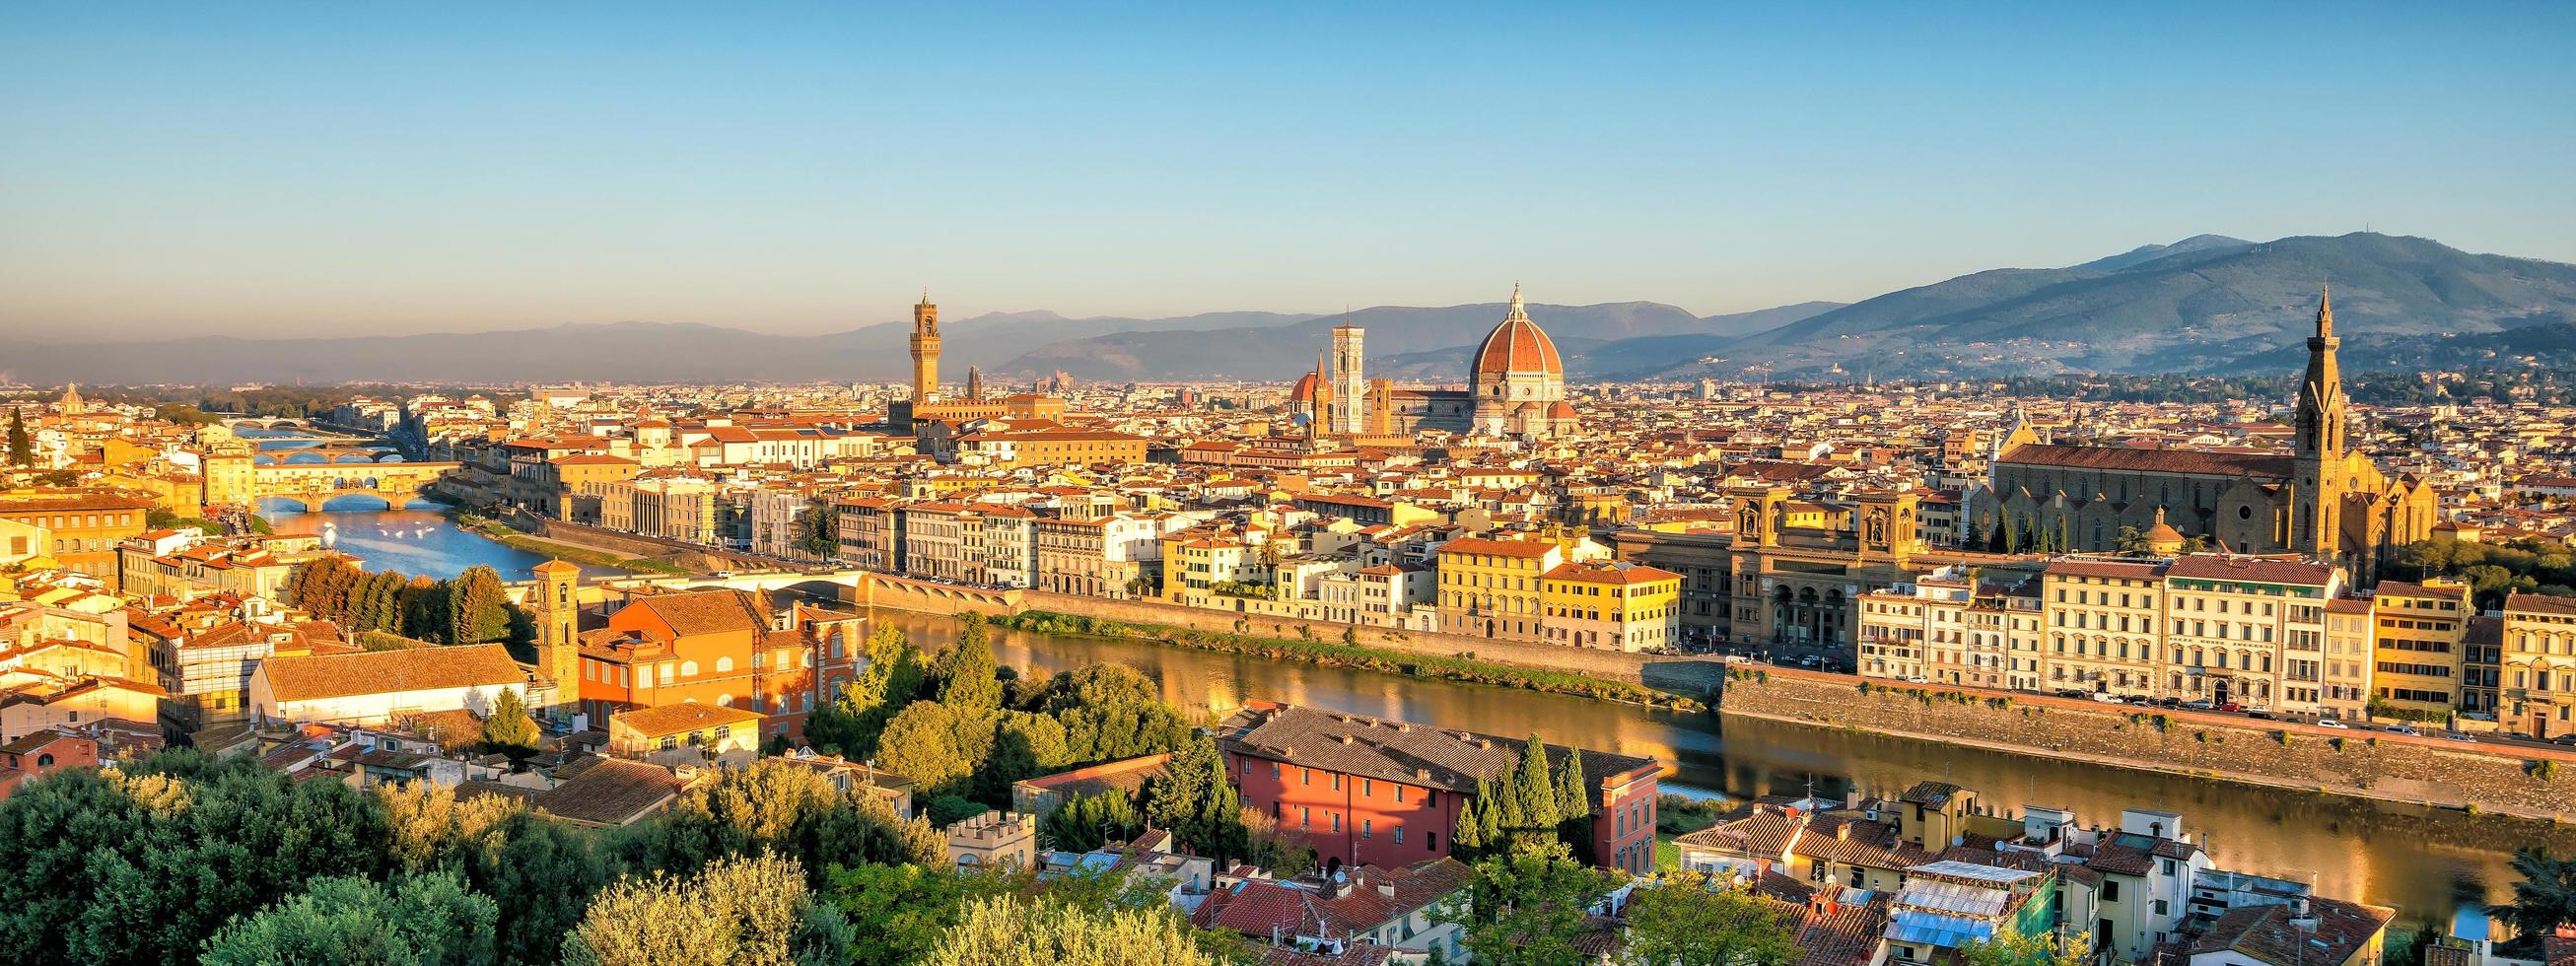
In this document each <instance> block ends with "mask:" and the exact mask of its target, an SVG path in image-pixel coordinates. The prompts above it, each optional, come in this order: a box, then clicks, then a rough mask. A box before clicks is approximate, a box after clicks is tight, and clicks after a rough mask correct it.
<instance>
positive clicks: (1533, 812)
mask: <svg viewBox="0 0 2576 966" xmlns="http://www.w3.org/2000/svg"><path fill="white" fill-rule="evenodd" d="M1508 794H1509V795H1510V796H1511V799H1512V808H1513V809H1514V810H1515V811H1518V812H1519V813H1520V820H1519V821H1517V822H1515V823H1513V825H1512V827H1513V828H1516V829H1519V828H1552V827H1554V826H1555V825H1556V823H1557V819H1558V815H1557V808H1556V782H1555V780H1554V779H1552V778H1550V777H1549V776H1548V767H1547V743H1546V742H1544V741H1540V740H1539V738H1538V735H1536V734H1532V735H1530V736H1529V743H1528V744H1524V745H1522V746H1521V765H1520V768H1518V769H1516V770H1514V771H1513V772H1512V784H1511V790H1510V792H1509V793H1508Z"/></svg>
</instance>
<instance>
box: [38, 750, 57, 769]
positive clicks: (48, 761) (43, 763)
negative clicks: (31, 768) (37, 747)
mask: <svg viewBox="0 0 2576 966" xmlns="http://www.w3.org/2000/svg"><path fill="white" fill-rule="evenodd" d="M36 767H38V768H52V767H54V753H53V752H50V751H49V752H46V753H44V754H41V755H37V756H36Z"/></svg>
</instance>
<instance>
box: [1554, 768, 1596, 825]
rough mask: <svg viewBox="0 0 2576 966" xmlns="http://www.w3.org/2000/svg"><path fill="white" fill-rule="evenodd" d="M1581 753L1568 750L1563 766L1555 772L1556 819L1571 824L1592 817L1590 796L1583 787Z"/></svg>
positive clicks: (1588, 791)
mask: <svg viewBox="0 0 2576 966" xmlns="http://www.w3.org/2000/svg"><path fill="white" fill-rule="evenodd" d="M1584 785H1585V782H1584V780H1583V752H1581V751H1576V750H1568V751H1567V752H1566V753H1565V766H1564V767H1562V768H1558V769H1557V770H1556V817H1557V820H1558V821H1560V822H1571V821H1574V820H1576V819H1579V818H1589V817H1591V815H1592V796H1591V794H1590V790H1589V789H1586V788H1585V787H1584Z"/></svg>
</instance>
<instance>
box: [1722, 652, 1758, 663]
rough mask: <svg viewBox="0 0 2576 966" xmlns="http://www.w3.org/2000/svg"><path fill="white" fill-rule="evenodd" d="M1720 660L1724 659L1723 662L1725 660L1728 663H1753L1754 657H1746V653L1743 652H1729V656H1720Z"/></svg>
mask: <svg viewBox="0 0 2576 966" xmlns="http://www.w3.org/2000/svg"><path fill="white" fill-rule="evenodd" d="M1718 660H1719V661H1722V662H1725V663H1727V664H1751V663H1753V659H1752V658H1749V657H1745V656H1744V655H1742V654H1729V655H1727V656H1725V657H1721V658H1718Z"/></svg>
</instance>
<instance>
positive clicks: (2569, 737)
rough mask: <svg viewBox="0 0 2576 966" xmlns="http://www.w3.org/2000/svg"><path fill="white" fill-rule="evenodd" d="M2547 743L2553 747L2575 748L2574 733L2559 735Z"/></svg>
mask: <svg viewBox="0 0 2576 966" xmlns="http://www.w3.org/2000/svg"><path fill="white" fill-rule="evenodd" d="M2549 743H2550V744H2553V745H2567V746H2569V747H2576V733H2571V734H2563V735H2559V736H2558V737H2555V738H2551V739H2549Z"/></svg>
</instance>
